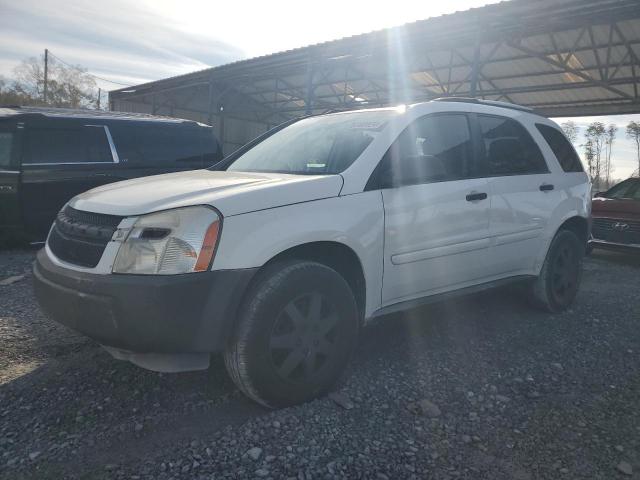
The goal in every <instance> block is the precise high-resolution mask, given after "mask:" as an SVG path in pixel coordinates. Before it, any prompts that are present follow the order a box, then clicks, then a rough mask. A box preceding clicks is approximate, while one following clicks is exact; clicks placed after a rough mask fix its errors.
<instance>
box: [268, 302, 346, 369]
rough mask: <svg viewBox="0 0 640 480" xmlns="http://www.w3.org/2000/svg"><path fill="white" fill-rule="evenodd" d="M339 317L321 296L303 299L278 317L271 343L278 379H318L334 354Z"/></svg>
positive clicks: (288, 306)
mask: <svg viewBox="0 0 640 480" xmlns="http://www.w3.org/2000/svg"><path fill="white" fill-rule="evenodd" d="M337 324H338V315H337V313H336V310H335V308H334V306H333V305H332V303H331V302H329V301H328V299H327V297H326V296H324V295H323V294H321V293H320V292H311V293H308V294H304V295H301V296H300V297H297V298H296V299H294V300H292V301H291V302H289V303H288V304H287V305H285V307H284V308H283V309H282V311H281V313H280V315H279V316H278V318H277V320H276V322H275V324H274V327H273V330H272V332H271V337H270V341H269V349H270V353H271V361H272V362H273V364H274V367H275V369H276V371H277V372H278V375H280V376H281V377H283V378H285V379H287V380H290V381H294V382H301V381H302V382H304V381H307V380H309V379H310V378H312V377H314V376H316V375H318V373H319V372H320V371H321V370H322V369H323V367H324V366H325V365H326V364H327V363H328V360H329V358H330V357H331V355H332V354H333V353H334V351H335V348H336V345H335V342H336V335H335V329H336V327H337Z"/></svg>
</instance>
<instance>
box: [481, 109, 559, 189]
mask: <svg viewBox="0 0 640 480" xmlns="http://www.w3.org/2000/svg"><path fill="white" fill-rule="evenodd" d="M478 122H479V126H480V135H481V139H482V142H483V144H484V159H483V160H484V162H483V163H484V166H485V169H486V172H487V174H488V175H489V176H504V175H527V174H533V173H545V172H547V171H548V170H547V165H546V163H545V161H544V157H543V156H542V152H540V149H539V148H538V145H536V143H535V141H534V140H533V138H531V135H529V133H528V132H527V131H526V129H525V128H524V127H523V126H522V125H520V123H518V122H516V121H515V120H512V119H510V118H504V117H494V116H488V115H478Z"/></svg>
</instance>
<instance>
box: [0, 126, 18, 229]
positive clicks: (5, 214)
mask: <svg viewBox="0 0 640 480" xmlns="http://www.w3.org/2000/svg"><path fill="white" fill-rule="evenodd" d="M21 133H22V128H21V125H19V124H17V123H16V122H15V121H12V120H4V121H0V237H2V236H3V235H5V234H6V235H9V233H10V232H9V231H10V230H15V229H17V228H18V227H19V226H20V223H21V219H20V206H19V203H18V202H19V193H20V191H19V190H20V161H19V160H20V137H21V135H20V134H21Z"/></svg>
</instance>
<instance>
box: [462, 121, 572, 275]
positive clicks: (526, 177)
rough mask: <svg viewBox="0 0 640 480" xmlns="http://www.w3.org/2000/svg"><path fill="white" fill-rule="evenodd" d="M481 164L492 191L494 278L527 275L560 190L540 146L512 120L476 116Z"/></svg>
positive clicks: (491, 229) (519, 124)
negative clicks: (555, 183)
mask: <svg viewBox="0 0 640 480" xmlns="http://www.w3.org/2000/svg"><path fill="white" fill-rule="evenodd" d="M474 117H475V118H476V119H477V123H476V128H477V138H478V139H479V142H478V149H479V155H478V157H479V158H480V164H481V168H482V171H483V172H484V176H486V178H487V180H488V183H489V191H490V192H491V212H490V216H489V224H490V232H491V241H492V247H491V252H490V254H491V255H490V258H489V266H488V268H489V270H491V273H492V276H493V275H495V276H508V275H517V274H526V273H528V272H530V270H531V269H532V268H533V266H534V262H535V259H536V255H537V253H538V252H539V250H540V241H541V238H542V237H543V235H544V234H545V229H546V228H547V226H548V223H549V220H550V218H551V215H552V213H553V211H554V209H555V206H556V205H558V204H559V203H560V198H559V196H560V195H561V188H559V187H560V186H559V185H554V175H553V174H552V173H551V172H550V171H549V168H548V166H547V164H546V161H545V158H544V156H543V154H542V152H541V151H540V148H539V147H538V145H537V144H536V142H535V141H534V139H533V138H532V136H531V134H530V133H529V132H528V130H527V129H526V128H525V127H524V126H523V125H522V124H521V123H520V122H518V121H517V120H515V119H513V118H508V117H503V116H497V115H486V114H480V113H479V114H477V115H475V116H474Z"/></svg>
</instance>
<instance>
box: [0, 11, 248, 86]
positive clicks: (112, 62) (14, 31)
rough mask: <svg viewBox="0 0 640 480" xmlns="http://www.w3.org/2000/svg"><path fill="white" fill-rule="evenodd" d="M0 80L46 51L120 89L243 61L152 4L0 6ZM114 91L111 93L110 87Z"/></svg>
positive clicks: (222, 44) (223, 44) (231, 48)
mask: <svg viewBox="0 0 640 480" xmlns="http://www.w3.org/2000/svg"><path fill="white" fill-rule="evenodd" d="M0 11H1V12H2V15H0V74H3V75H5V76H11V73H12V71H11V70H12V68H13V66H15V65H16V64H18V63H19V62H20V60H22V59H23V58H26V57H31V56H38V55H40V54H42V52H43V51H44V49H45V48H49V49H50V50H51V51H52V52H53V54H54V55H56V56H58V57H60V58H62V59H63V60H65V61H66V62H69V63H73V64H81V65H83V66H85V67H86V68H88V69H89V71H90V72H91V73H93V74H96V75H99V76H105V77H107V78H109V79H112V80H115V81H119V82H123V83H140V82H145V81H150V80H157V79H160V78H165V77H168V76H173V75H178V74H182V73H187V72H190V71H194V70H199V69H204V68H207V67H209V66H214V65H220V64H224V63H228V62H232V61H235V60H239V59H241V58H244V57H245V56H246V55H245V54H244V52H243V51H242V50H240V49H239V48H237V47H235V46H233V45H230V44H228V43H226V42H224V41H222V40H220V39H218V38H216V37H215V36H213V35H210V34H206V33H202V32H200V33H195V32H190V31H188V30H186V29H181V28H179V27H178V26H176V24H175V22H173V21H172V20H171V19H170V18H167V17H165V16H162V15H160V14H158V13H155V12H154V10H153V8H152V5H148V4H147V5H145V4H142V3H134V2H126V1H125V0H112V1H109V2H95V1H91V0H70V1H60V0H53V1H51V0H49V1H46V2H42V1H38V0H21V1H20V2H15V1H11V0H0ZM111 88H115V87H113V86H112V87H111Z"/></svg>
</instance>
